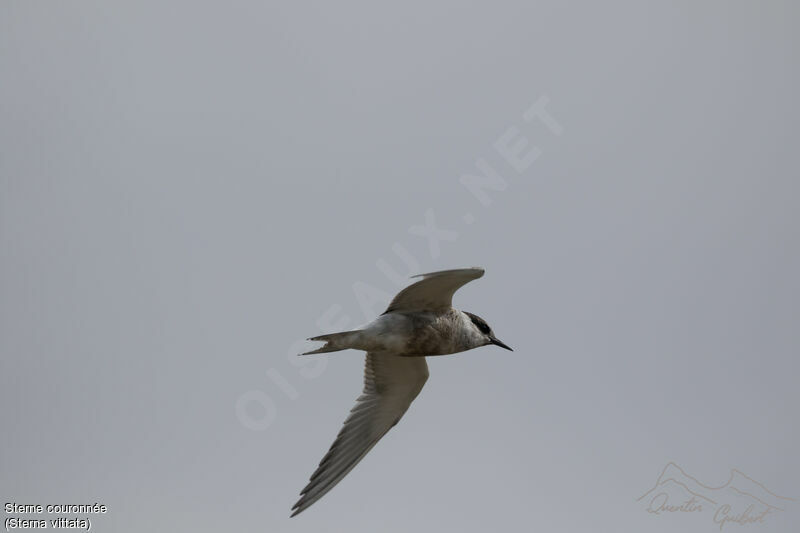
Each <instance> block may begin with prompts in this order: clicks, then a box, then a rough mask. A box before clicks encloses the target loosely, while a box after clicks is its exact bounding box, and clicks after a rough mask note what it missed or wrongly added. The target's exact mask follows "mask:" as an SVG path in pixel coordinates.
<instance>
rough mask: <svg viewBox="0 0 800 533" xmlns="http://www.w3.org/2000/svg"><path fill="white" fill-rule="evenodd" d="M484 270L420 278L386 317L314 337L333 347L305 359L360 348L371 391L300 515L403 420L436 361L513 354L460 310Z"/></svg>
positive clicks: (299, 507) (309, 489)
mask: <svg viewBox="0 0 800 533" xmlns="http://www.w3.org/2000/svg"><path fill="white" fill-rule="evenodd" d="M483 273H484V270H483V269H482V268H463V269H457V270H443V271H441V272H431V273H429V274H420V275H419V276H414V277H420V278H422V279H421V280H420V281H417V282H416V283H414V284H412V285H409V286H408V287H406V288H405V289H403V290H402V291H400V292H399V293H398V294H397V296H395V297H394V299H393V300H392V302H391V303H390V304H389V308H388V309H386V311H385V312H384V313H383V314H382V315H380V316H379V317H378V318H376V319H375V320H373V321H372V322H370V323H369V324H367V325H366V326H364V327H362V328H361V329H357V330H353V331H345V332H342V333H331V334H329V335H320V336H319V337H312V338H311V339H309V340H312V341H324V342H325V345H324V346H322V347H321V348H318V349H316V350H313V351H310V352H306V353H304V354H301V355H309V354H317V353H327V352H336V351H339V350H346V349H348V348H353V349H356V350H364V351H365V352H367V357H366V363H365V367H364V390H363V392H362V393H361V396H359V397H358V399H357V400H356V405H355V406H354V407H353V408H352V409H351V410H350V415H349V416H348V417H347V420H345V421H344V426H342V429H341V431H339V435H338V436H337V437H336V440H335V441H334V442H333V444H332V445H331V447H330V450H328V453H327V454H325V457H323V458H322V461H321V462H320V463H319V467H318V468H317V469H316V471H315V472H314V473H313V474H312V475H311V479H310V481H309V482H308V485H306V486H305V488H304V489H303V490H302V491H301V492H300V499H299V500H298V501H297V503H295V504H294V507H292V511H293V512H292V516H295V515H297V514H299V513H301V512H303V511H305V510H306V509H308V507H309V506H311V505H312V504H313V503H314V502H316V501H317V500H319V499H320V498H321V497H322V496H324V495H325V494H326V493H327V492H328V491H329V490H331V489H332V488H333V487H334V486H336V484H337V483H339V481H341V480H342V478H344V476H346V475H347V473H348V472H350V470H352V469H353V467H354V466H356V464H358V462H359V461H360V460H361V459H363V458H364V456H365V455H366V454H367V452H369V451H370V450H371V449H372V447H373V446H375V444H377V442H378V441H379V440H380V439H381V437H383V436H384V435H386V433H387V432H388V431H389V430H390V429H391V428H392V427H393V426H394V425H395V424H397V422H398V421H399V420H400V418H402V416H403V414H405V412H406V410H407V409H408V407H409V406H410V405H411V402H412V401H414V398H416V397H417V395H418V394H419V392H420V391H421V390H422V386H423V385H424V384H425V381H426V380H427V379H428V364H427V363H426V362H425V357H426V356H429V355H446V354H452V353H457V352H463V351H466V350H471V349H472V348H478V347H479V346H486V345H487V344H494V345H496V346H500V347H501V348H505V349H506V350H511V348H509V347H508V346H506V345H505V344H504V343H503V342H501V341H500V340H499V339H498V338H497V337H495V335H494V333H493V332H492V328H490V327H489V325H488V324H487V323H486V321H484V320H483V319H482V318H481V317H479V316H478V315H475V314H472V313H467V312H466V311H459V310H457V309H454V308H453V306H452V300H453V294H454V293H455V292H456V291H457V290H458V289H459V288H460V287H462V286H463V285H465V284H467V283H469V282H470V281H472V280H474V279H478V278H480V277H481V276H483Z"/></svg>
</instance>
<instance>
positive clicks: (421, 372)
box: [292, 352, 428, 516]
mask: <svg viewBox="0 0 800 533" xmlns="http://www.w3.org/2000/svg"><path fill="white" fill-rule="evenodd" d="M427 379H428V364H427V363H426V362H425V358H424V357H400V356H397V355H392V354H387V353H377V352H375V353H373V352H371V353H368V354H367V359H366V363H365V365H364V392H363V393H362V394H361V396H359V397H358V400H357V401H356V405H355V406H354V407H353V408H352V409H351V410H350V416H348V417H347V420H345V422H344V426H343V427H342V429H341V431H339V435H338V436H337V437H336V440H335V441H334V442H333V445H331V448H330V450H328V453H327V454H325V457H323V458H322V461H321V462H320V463H319V467H318V468H317V470H316V471H315V472H314V474H313V475H312V476H311V480H310V481H309V482H308V485H306V487H305V488H304V489H303V490H302V491H301V492H300V499H299V500H298V501H297V503H295V504H294V507H292V511H294V512H293V513H292V516H295V515H296V514H298V513H301V512H303V511H304V510H305V509H307V508H308V507H309V506H310V505H311V504H313V503H314V502H316V501H317V500H318V499H320V498H321V497H322V496H324V495H325V493H327V492H328V491H329V490H331V489H332V488H333V487H334V486H335V485H336V484H337V483H339V481H341V480H342V478H343V477H344V476H346V475H347V473H348V472H350V470H352V469H353V467H354V466H356V464H358V462H359V461H360V460H361V459H363V458H364V456H365V455H367V452H368V451H370V450H371V449H372V447H373V446H375V444H376V443H377V442H378V441H379V440H380V439H381V437H383V436H384V435H385V434H386V432H387V431H389V430H390V429H391V428H392V426H394V425H395V424H397V422H398V421H399V420H400V418H401V417H402V416H403V414H404V413H405V412H406V410H407V409H408V406H409V405H411V402H412V401H414V398H416V397H417V394H419V391H421V390H422V386H423V385H424V384H425V381H426V380H427Z"/></svg>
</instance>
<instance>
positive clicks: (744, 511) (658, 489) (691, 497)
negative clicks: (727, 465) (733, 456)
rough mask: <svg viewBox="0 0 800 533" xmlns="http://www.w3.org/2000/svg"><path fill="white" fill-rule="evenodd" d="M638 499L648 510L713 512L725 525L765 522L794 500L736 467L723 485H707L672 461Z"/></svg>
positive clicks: (714, 516)
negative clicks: (774, 490)
mask: <svg viewBox="0 0 800 533" xmlns="http://www.w3.org/2000/svg"><path fill="white" fill-rule="evenodd" d="M636 501H638V502H642V503H643V504H644V505H645V510H646V511H647V512H648V513H651V514H655V515H660V514H664V513H697V514H702V515H710V516H711V518H712V520H713V521H714V523H715V524H717V525H718V526H719V528H720V530H722V528H723V527H724V526H725V525H727V524H733V523H735V524H739V525H742V526H744V525H748V524H759V523H764V522H765V521H766V520H767V518H768V517H769V515H770V514H772V513H777V512H783V511H785V510H786V508H787V507H788V506H789V504H791V503H792V502H794V501H795V500H794V499H792V498H787V497H786V496H780V495H778V494H775V493H774V492H772V491H771V490H769V489H768V488H767V487H765V486H764V485H763V484H762V483H759V482H758V481H756V480H755V479H753V478H751V477H750V476H748V475H747V474H745V473H744V472H742V471H741V470H737V469H736V468H734V469H732V470H731V474H730V477H729V478H728V481H726V482H725V483H724V484H723V485H720V486H719V487H712V486H709V485H705V484H703V483H701V482H700V481H698V480H697V479H696V478H694V477H692V476H690V475H689V474H687V473H686V472H685V471H684V470H683V469H682V468H681V467H680V466H678V465H677V464H675V463H673V462H669V463H667V465H666V466H665V467H664V469H663V470H662V471H661V475H659V476H658V479H657V480H656V483H655V485H653V488H651V489H650V490H648V491H647V492H645V493H644V494H642V495H641V496H639V497H638V498H637V499H636Z"/></svg>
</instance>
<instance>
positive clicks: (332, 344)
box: [300, 329, 361, 355]
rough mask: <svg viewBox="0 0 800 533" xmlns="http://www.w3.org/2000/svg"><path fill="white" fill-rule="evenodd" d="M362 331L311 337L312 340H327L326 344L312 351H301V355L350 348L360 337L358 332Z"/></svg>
mask: <svg viewBox="0 0 800 533" xmlns="http://www.w3.org/2000/svg"><path fill="white" fill-rule="evenodd" d="M359 333H361V330H359V329H357V330H354V331H343V332H341V333H329V334H327V335H320V336H318V337H311V338H310V339H308V340H310V341H323V342H325V346H323V347H322V348H317V349H316V350H311V351H310V352H306V353H301V354H300V355H311V354H314V353H327V352H338V351H339V350H346V349H348V348H353V344H352V343H353V342H354V341H355V340H356V338H357V337H358V334H359Z"/></svg>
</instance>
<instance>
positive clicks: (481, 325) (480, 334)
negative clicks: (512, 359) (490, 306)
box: [464, 311, 514, 352]
mask: <svg viewBox="0 0 800 533" xmlns="http://www.w3.org/2000/svg"><path fill="white" fill-rule="evenodd" d="M464 314H465V315H467V316H468V317H469V319H470V321H471V322H472V329H473V331H472V333H473V335H472V336H473V338H476V339H478V340H479V342H480V344H478V346H486V345H487V344H494V345H495V346H499V347H501V348H505V349H506V350H511V348H510V347H509V346H508V345H506V344H505V343H504V342H503V341H501V340H500V339H498V338H497V337H495V336H494V333H493V332H492V328H490V327H489V324H487V323H486V321H485V320H484V319H482V318H481V317H479V316H478V315H474V314H472V313H468V312H466V311H464ZM511 351H512V352H513V351H514V350H511Z"/></svg>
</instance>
